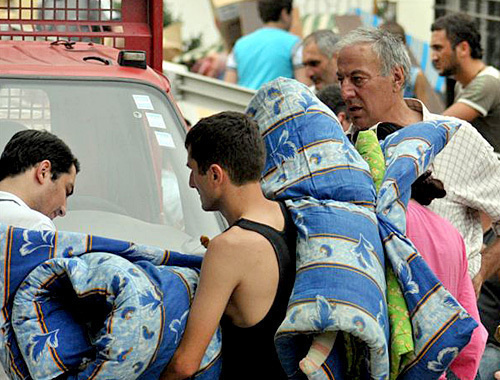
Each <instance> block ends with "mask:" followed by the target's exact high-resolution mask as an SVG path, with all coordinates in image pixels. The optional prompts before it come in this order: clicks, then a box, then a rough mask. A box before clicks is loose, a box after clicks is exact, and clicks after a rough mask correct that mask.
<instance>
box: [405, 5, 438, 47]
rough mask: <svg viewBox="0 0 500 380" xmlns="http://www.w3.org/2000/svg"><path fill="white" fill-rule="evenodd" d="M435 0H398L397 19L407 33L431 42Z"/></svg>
mask: <svg viewBox="0 0 500 380" xmlns="http://www.w3.org/2000/svg"><path fill="white" fill-rule="evenodd" d="M434 3H435V1H434V0H398V6H397V20H398V22H399V23H400V24H401V25H402V26H403V27H404V28H405V31H406V33H407V34H410V35H412V36H413V37H415V38H418V39H419V40H421V41H424V42H429V40H430V37H431V31H430V29H431V24H432V23H433V21H434Z"/></svg>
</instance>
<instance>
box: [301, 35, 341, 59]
mask: <svg viewBox="0 0 500 380" xmlns="http://www.w3.org/2000/svg"><path fill="white" fill-rule="evenodd" d="M339 41H340V37H339V36H338V35H337V34H335V33H334V32H333V31H331V30H330V29H321V30H316V31H315V32H312V33H311V34H309V35H308V36H307V37H306V38H304V41H303V42H302V46H304V47H306V46H307V45H309V44H310V43H311V42H315V43H316V46H318V49H319V51H320V52H321V54H323V55H324V56H326V57H327V58H328V59H332V57H333V55H334V54H335V53H336V52H337V49H336V48H335V45H336V44H337V42H339Z"/></svg>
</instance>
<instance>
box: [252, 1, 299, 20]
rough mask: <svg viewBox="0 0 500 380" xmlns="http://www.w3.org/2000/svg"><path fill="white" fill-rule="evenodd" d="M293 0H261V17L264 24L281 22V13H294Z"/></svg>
mask: <svg viewBox="0 0 500 380" xmlns="http://www.w3.org/2000/svg"><path fill="white" fill-rule="evenodd" d="M292 7H293V0H259V15H260V18H261V19H262V21H263V22H270V21H279V20H280V17H281V11H282V10H283V9H286V11H287V13H290V12H291V11H292Z"/></svg>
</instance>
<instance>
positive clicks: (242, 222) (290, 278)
mask: <svg viewBox="0 0 500 380" xmlns="http://www.w3.org/2000/svg"><path fill="white" fill-rule="evenodd" d="M280 206H281V211H282V213H283V217H284V219H285V227H284V229H283V231H277V230H275V229H274V228H272V227H270V226H268V225H265V224H261V223H257V222H252V221H250V220H247V219H239V220H238V221H236V222H235V223H234V224H233V225H232V226H231V227H233V226H238V227H240V228H243V229H246V230H250V231H255V232H257V233H259V234H261V235H262V236H264V237H265V238H266V239H267V240H268V241H269V242H270V243H271V245H272V246H273V248H274V252H275V253H276V258H277V260H278V266H279V281H278V288H277V290H276V296H275V298H274V302H273V304H272V306H271V308H270V309H269V311H268V313H267V314H266V316H265V317H264V318H263V319H262V320H261V321H260V322H259V323H257V324H256V325H254V326H251V327H238V326H235V325H233V324H232V322H231V320H230V319H229V318H228V317H225V316H224V317H222V320H221V327H222V374H221V377H220V379H223V380H244V379H256V380H257V379H258V380H266V379H269V380H271V379H272V380H275V379H286V378H287V376H286V374H285V372H284V371H283V368H282V367H281V364H280V362H279V359H278V355H277V353H276V349H275V347H274V334H275V333H276V330H277V329H278V327H279V325H280V324H281V322H283V319H284V318H285V314H286V309H287V306H288V300H289V298H290V294H291V292H292V288H293V284H294V281H295V245H296V239H297V232H296V229H295V225H294V224H293V220H292V218H291V216H290V214H289V212H288V210H287V208H286V206H285V204H284V203H281V202H280Z"/></svg>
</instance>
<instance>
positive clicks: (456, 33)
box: [431, 13, 483, 59]
mask: <svg viewBox="0 0 500 380" xmlns="http://www.w3.org/2000/svg"><path fill="white" fill-rule="evenodd" d="M437 30H444V31H445V32H446V37H447V38H448V39H449V40H450V43H451V46H452V47H453V49H455V47H456V46H457V45H458V44H459V43H460V42H463V41H466V42H467V43H468V44H469V46H470V55H471V57H472V58H475V59H481V58H483V48H482V47H481V35H480V34H479V31H478V30H477V27H476V24H475V22H474V20H473V19H472V18H471V17H469V16H468V15H466V14H464V13H450V14H447V15H446V16H442V17H439V18H438V19H437V20H436V21H434V23H433V24H432V26H431V31H432V32H435V31H437Z"/></svg>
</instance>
